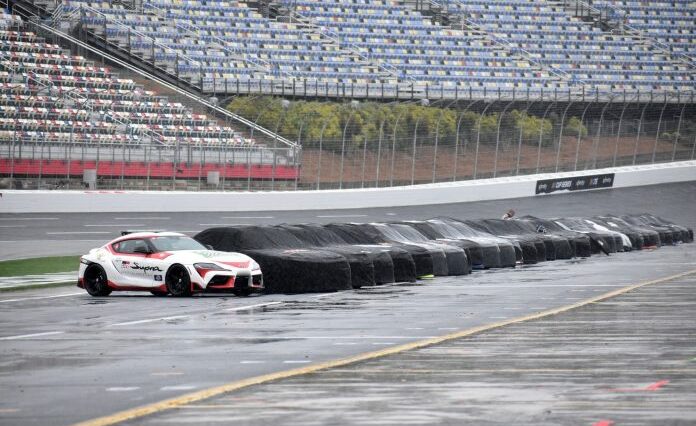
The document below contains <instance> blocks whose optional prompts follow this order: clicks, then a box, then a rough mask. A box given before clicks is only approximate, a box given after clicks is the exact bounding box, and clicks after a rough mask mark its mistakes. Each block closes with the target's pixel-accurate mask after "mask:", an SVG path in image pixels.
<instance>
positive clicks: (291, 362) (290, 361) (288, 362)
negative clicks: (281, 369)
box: [283, 360, 312, 364]
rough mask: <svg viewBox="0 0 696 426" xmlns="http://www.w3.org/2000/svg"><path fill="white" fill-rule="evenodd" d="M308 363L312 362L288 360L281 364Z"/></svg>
mask: <svg viewBox="0 0 696 426" xmlns="http://www.w3.org/2000/svg"><path fill="white" fill-rule="evenodd" d="M310 362H312V361H309V360H298V361H294V360H288V361H283V364H309V363H310Z"/></svg>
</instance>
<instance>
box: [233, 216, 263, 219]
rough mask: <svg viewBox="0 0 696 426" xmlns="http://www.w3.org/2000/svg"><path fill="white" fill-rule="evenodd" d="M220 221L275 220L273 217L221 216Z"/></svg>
mask: <svg viewBox="0 0 696 426" xmlns="http://www.w3.org/2000/svg"><path fill="white" fill-rule="evenodd" d="M220 219H274V217H273V216H221V217H220Z"/></svg>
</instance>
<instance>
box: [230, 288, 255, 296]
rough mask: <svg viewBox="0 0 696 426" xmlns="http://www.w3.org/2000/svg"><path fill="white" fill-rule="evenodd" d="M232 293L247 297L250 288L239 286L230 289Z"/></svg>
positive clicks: (249, 293) (249, 294)
mask: <svg viewBox="0 0 696 426" xmlns="http://www.w3.org/2000/svg"><path fill="white" fill-rule="evenodd" d="M232 293H233V294H234V295H235V296H238V297H247V296H251V289H250V288H240V289H237V290H232Z"/></svg>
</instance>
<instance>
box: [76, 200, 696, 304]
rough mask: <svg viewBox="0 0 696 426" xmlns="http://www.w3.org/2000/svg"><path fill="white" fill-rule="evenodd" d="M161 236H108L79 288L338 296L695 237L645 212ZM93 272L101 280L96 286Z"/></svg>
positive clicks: (86, 260) (87, 259)
mask: <svg viewBox="0 0 696 426" xmlns="http://www.w3.org/2000/svg"><path fill="white" fill-rule="evenodd" d="M169 234H171V233H168V234H166V235H169ZM164 237H165V234H162V233H150V234H145V235H144V236H143V234H142V233H139V234H129V235H125V236H123V237H121V238H120V239H117V240H114V241H116V244H117V245H116V246H113V244H114V242H111V243H109V244H107V245H106V246H104V247H102V248H100V249H95V250H93V251H92V252H96V251H98V252H99V253H101V254H102V255H104V254H106V255H107V257H109V259H108V263H109V264H107V265H106V266H104V265H102V263H104V262H100V261H99V260H97V259H96V255H95V253H91V256H90V255H87V256H83V260H82V261H81V263H82V265H81V268H80V277H79V283H78V285H80V286H81V287H83V288H85V289H87V291H88V292H89V293H90V294H93V295H106V294H108V293H110V292H111V291H112V290H119V289H125V290H137V289H140V290H149V291H151V292H152V293H153V294H156V295H166V294H173V295H177V296H185V295H190V294H192V293H195V292H203V291H229V292H234V293H235V294H238V295H248V294H250V293H252V292H256V291H262V290H265V291H266V292H270V293H305V292H325V291H337V290H347V289H351V288H360V287H364V286H372V285H379V284H385V283H391V282H413V281H416V280H417V279H419V278H423V277H428V276H445V275H466V274H469V273H471V271H472V270H475V269H488V268H511V267H515V266H516V265H518V264H532V263H537V262H543V261H550V260H557V259H571V258H573V257H588V256H591V255H593V254H599V253H606V254H611V253H616V252H622V251H630V250H642V249H646V248H656V247H659V246H662V245H671V244H677V243H687V242H692V241H693V231H692V230H691V229H689V228H687V227H684V226H680V225H677V224H675V223H672V222H670V221H667V220H664V219H662V218H660V217H657V216H654V215H651V214H641V215H630V216H621V217H619V216H596V217H592V218H560V219H541V218H537V217H533V216H525V217H522V218H520V219H514V220H502V219H478V220H461V219H456V218H451V217H438V218H433V219H429V220H422V221H401V222H391V223H332V224H327V225H319V224H295V225H288V224H285V225H256V226H253V225H239V226H227V227H218V228H211V229H207V230H205V231H202V232H200V233H199V234H197V235H196V236H195V237H194V239H190V238H189V237H186V236H183V235H180V234H179V236H178V237H173V236H168V237H167V238H169V239H172V238H180V239H181V240H179V242H178V243H177V244H178V245H179V246H181V247H183V249H182V250H179V251H177V250H172V247H170V249H169V250H158V249H157V248H156V247H157V246H158V245H159V246H163V245H164V244H163V241H164V240H163V238H164ZM138 238H139V239H144V240H145V243H146V246H147V247H145V248H143V249H141V250H138V253H135V256H136V258H135V261H134V260H133V259H130V258H128V256H127V254H126V255H124V254H123V253H120V254H119V257H118V259H116V261H114V259H113V258H114V255H115V251H114V247H116V249H118V248H119V246H123V245H124V241H129V240H132V239H138ZM187 239H188V240H187ZM189 240H190V241H189ZM194 240H195V241H194ZM169 245H170V246H171V245H172V243H171V242H169ZM105 247H106V250H105V249H104V248H105ZM235 256H236V257H235ZM187 258H188V259H187ZM166 259H170V260H171V261H170V262H167V261H166ZM173 260H176V262H173ZM157 261H161V262H160V263H159V264H157ZM114 262H115V263H114ZM134 263H135V265H137V266H138V268H140V269H138V270H137V271H136V272H135V275H137V276H138V277H139V278H140V281H139V282H138V283H137V285H133V283H129V284H128V285H123V286H119V280H121V279H122V278H121V277H120V276H119V277H116V275H117V273H118V271H114V269H118V268H113V267H112V266H113V264H117V266H119V267H121V269H125V270H126V272H131V275H133V274H132V272H133V271H131V269H130V268H132V267H133V264H134ZM143 268H144V269H143ZM95 270H96V271H97V272H99V273H95ZM110 273H111V275H113V277H110V276H109V274H110ZM148 273H149V274H150V275H149V276H146V275H147V274H148ZM95 276H96V277H97V278H96V279H97V281H99V280H101V283H100V282H96V283H95V278H94V277H95ZM112 278H113V279H112Z"/></svg>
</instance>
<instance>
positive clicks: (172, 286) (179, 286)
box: [165, 265, 191, 297]
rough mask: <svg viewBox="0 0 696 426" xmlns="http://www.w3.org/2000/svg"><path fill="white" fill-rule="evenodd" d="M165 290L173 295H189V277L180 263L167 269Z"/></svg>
mask: <svg viewBox="0 0 696 426" xmlns="http://www.w3.org/2000/svg"><path fill="white" fill-rule="evenodd" d="M165 283H166V284H167V291H169V293H170V294H171V295H172V296H175V297H185V296H190V295H191V277H189V273H188V271H187V270H186V268H184V267H183V266H181V265H173V266H172V267H171V268H169V270H168V271H167V276H166V278H165Z"/></svg>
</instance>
